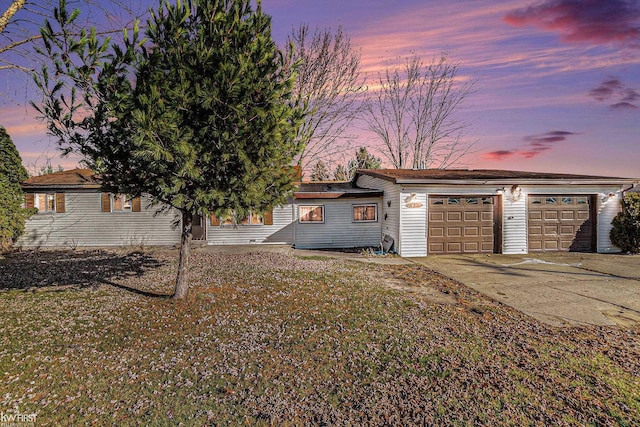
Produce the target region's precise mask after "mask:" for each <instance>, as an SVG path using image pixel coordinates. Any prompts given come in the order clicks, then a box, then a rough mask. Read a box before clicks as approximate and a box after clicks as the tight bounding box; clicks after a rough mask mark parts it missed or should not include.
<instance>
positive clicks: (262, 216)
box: [211, 210, 273, 226]
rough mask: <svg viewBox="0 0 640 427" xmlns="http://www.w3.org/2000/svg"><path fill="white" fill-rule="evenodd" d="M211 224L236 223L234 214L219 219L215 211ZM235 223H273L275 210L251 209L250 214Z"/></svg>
mask: <svg viewBox="0 0 640 427" xmlns="http://www.w3.org/2000/svg"><path fill="white" fill-rule="evenodd" d="M211 225H212V226H219V225H234V224H233V216H229V217H223V218H221V219H218V218H217V217H216V216H215V215H214V214H213V213H212V214H211ZM235 225H273V210H267V211H264V212H252V211H249V215H248V216H247V217H246V218H242V219H241V220H240V221H238V222H237V223H236V224H235Z"/></svg>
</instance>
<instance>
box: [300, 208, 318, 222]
mask: <svg viewBox="0 0 640 427" xmlns="http://www.w3.org/2000/svg"><path fill="white" fill-rule="evenodd" d="M298 213H299V214H300V222H315V223H323V222H324V206H322V205H320V206H300V207H299V210H298Z"/></svg>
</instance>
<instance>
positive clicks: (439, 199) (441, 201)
mask: <svg viewBox="0 0 640 427" xmlns="http://www.w3.org/2000/svg"><path fill="white" fill-rule="evenodd" d="M429 200H431V204H432V205H434V206H439V205H444V199H443V198H442V197H432V196H429Z"/></svg>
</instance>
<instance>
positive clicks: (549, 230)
mask: <svg viewBox="0 0 640 427" xmlns="http://www.w3.org/2000/svg"><path fill="white" fill-rule="evenodd" d="M637 185H638V180H635V179H626V178H611V177H598V176H586V175H569V174H550V173H534V172H516V171H501V170H396V169H382V170H360V171H358V172H357V173H356V175H355V177H354V179H353V180H352V181H351V182H321V183H300V184H299V185H298V188H297V191H296V192H295V194H294V197H293V198H292V199H291V200H290V201H289V203H287V204H286V205H284V206H280V207H276V208H275V209H273V210H272V211H269V212H255V213H252V214H250V215H249V216H248V217H247V218H244V219H240V220H238V221H237V223H236V224H234V223H233V221H231V220H230V219H224V218H222V219H220V218H216V217H215V216H214V215H212V216H210V217H209V218H201V217H196V218H194V239H197V240H201V241H202V242H203V243H204V244H209V245H234V244H254V243H255V244H258V243H261V244H269V243H282V244H290V245H294V246H295V247H297V248H349V247H366V246H380V244H381V241H382V240H383V239H384V240H385V242H387V243H388V245H389V246H391V247H392V249H393V250H394V251H396V252H398V253H399V254H400V255H402V256H407V257H410V256H425V255H434V254H450V253H483V252H487V253H504V254H526V253H529V252H544V251H585V252H616V251H617V248H616V247H614V246H613V245H612V244H611V241H610V240H609V231H610V229H611V220H612V219H613V217H614V216H615V215H616V214H617V213H618V212H619V211H620V208H621V203H620V201H621V198H622V194H623V192H625V191H627V190H629V189H632V188H634V187H636V186H637ZM23 189H24V191H25V193H27V196H26V205H27V206H34V207H37V208H38V209H39V213H38V214H36V215H34V216H33V217H32V218H30V219H29V220H28V221H27V224H26V230H25V234H24V235H23V236H22V237H21V238H20V239H19V241H18V245H19V246H22V247H42V246H54V247H55V246H67V247H68V246H74V247H75V246H127V245H137V244H144V245H174V244H176V243H178V242H179V237H180V232H179V229H178V228H176V227H174V224H175V221H176V218H177V215H176V214H175V212H172V211H170V210H169V211H165V212H163V213H160V214H156V210H157V208H156V207H153V206H150V204H149V200H148V199H146V198H144V197H143V198H142V199H130V198H128V197H126V196H123V195H114V194H109V193H104V192H101V190H100V185H99V183H98V182H97V181H96V180H95V177H94V175H93V174H92V173H91V171H88V170H83V169H76V170H73V171H64V172H58V173H55V174H50V175H44V176H41V177H32V178H30V179H29V180H27V181H25V182H24V184H23Z"/></svg>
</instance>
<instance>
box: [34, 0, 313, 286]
mask: <svg viewBox="0 0 640 427" xmlns="http://www.w3.org/2000/svg"><path fill="white" fill-rule="evenodd" d="M62 3H64V2H62ZM251 3H252V2H251V1H250V0H177V1H176V2H175V4H171V3H170V2H169V1H166V0H163V1H162V2H161V4H160V6H159V8H158V9H157V10H156V11H151V18H150V19H149V21H148V22H147V30H146V40H147V41H148V47H146V46H145V45H143V44H142V42H141V41H140V39H139V37H138V29H137V26H136V27H135V28H134V31H133V34H132V36H131V37H129V36H128V34H127V33H126V32H125V40H124V41H123V42H122V43H120V44H112V45H111V46H112V48H111V49H110V42H109V40H104V41H102V40H98V36H97V34H96V31H95V29H91V30H90V31H85V32H83V33H81V34H80V35H79V37H74V36H72V35H70V34H73V32H70V31H64V29H65V28H68V27H69V26H70V23H72V22H73V20H74V19H76V17H77V13H76V12H74V13H71V14H70V13H69V12H68V11H67V10H66V9H65V7H64V4H62V6H61V8H60V9H59V10H57V11H56V13H55V16H56V21H57V24H58V25H59V26H60V27H62V30H63V31H55V30H54V29H53V28H52V26H51V25H50V23H48V22H47V23H46V24H45V26H44V28H43V30H42V34H43V42H44V45H45V50H44V51H42V53H43V54H44V55H45V56H46V57H47V59H49V60H53V62H54V63H55V64H56V67H55V68H56V69H55V78H54V73H51V72H49V70H47V69H43V70H42V73H41V76H42V78H40V79H39V80H38V78H37V80H38V83H39V87H40V88H41V90H42V91H43V93H44V94H45V101H44V103H43V105H42V106H41V107H40V111H41V113H43V115H44V116H45V117H46V118H47V120H48V124H49V130H50V132H51V133H52V134H54V135H55V136H57V137H58V139H59V142H60V144H61V147H62V148H63V149H64V150H66V151H71V150H77V151H79V152H80V153H81V154H82V155H83V156H84V159H85V161H86V162H88V164H89V165H90V166H91V167H92V168H94V169H95V170H96V172H98V173H99V174H100V176H101V178H102V180H103V182H102V185H103V188H105V189H106V190H108V191H114V192H118V193H126V194H131V195H134V196H135V195H140V194H142V193H145V194H148V195H150V196H151V197H152V200H153V202H154V203H157V204H163V205H165V206H170V207H172V208H174V209H175V210H177V211H178V212H179V213H180V218H179V219H180V222H181V226H182V237H181V244H180V258H179V266H178V274H177V278H176V288H175V293H174V297H175V298H182V297H184V296H185V295H186V293H187V289H188V265H189V264H188V259H189V248H190V244H191V228H192V218H193V215H195V214H198V215H209V214H210V213H212V212H214V213H215V214H216V215H217V216H219V217H220V216H224V215H227V214H229V213H230V212H234V213H235V215H236V216H238V217H243V216H247V214H248V212H249V211H259V210H265V209H269V208H271V207H273V206H275V205H278V204H282V203H285V202H286V200H287V197H288V196H289V195H290V194H291V193H292V191H293V179H294V178H295V172H294V170H293V168H292V167H289V166H288V165H290V164H291V163H292V161H293V159H294V157H295V156H296V154H297V153H298V150H299V149H301V148H302V146H301V145H299V144H296V143H295V142H294V140H295V138H296V136H297V135H298V130H299V128H300V125H301V124H302V122H303V119H304V111H303V110H302V109H301V108H296V107H292V102H291V91H292V89H293V84H294V74H292V73H293V71H295V70H291V69H290V68H289V67H287V66H285V60H284V58H283V55H282V53H281V52H280V50H279V49H278V48H277V46H276V45H275V43H274V41H273V40H272V38H271V18H270V17H269V16H268V15H266V14H264V13H263V11H262V8H261V6H260V2H258V3H257V8H256V9H255V10H253V8H252V6H251ZM58 34H62V35H63V36H64V37H67V39H61V38H60V37H63V36H58ZM69 49H70V50H69Z"/></svg>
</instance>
